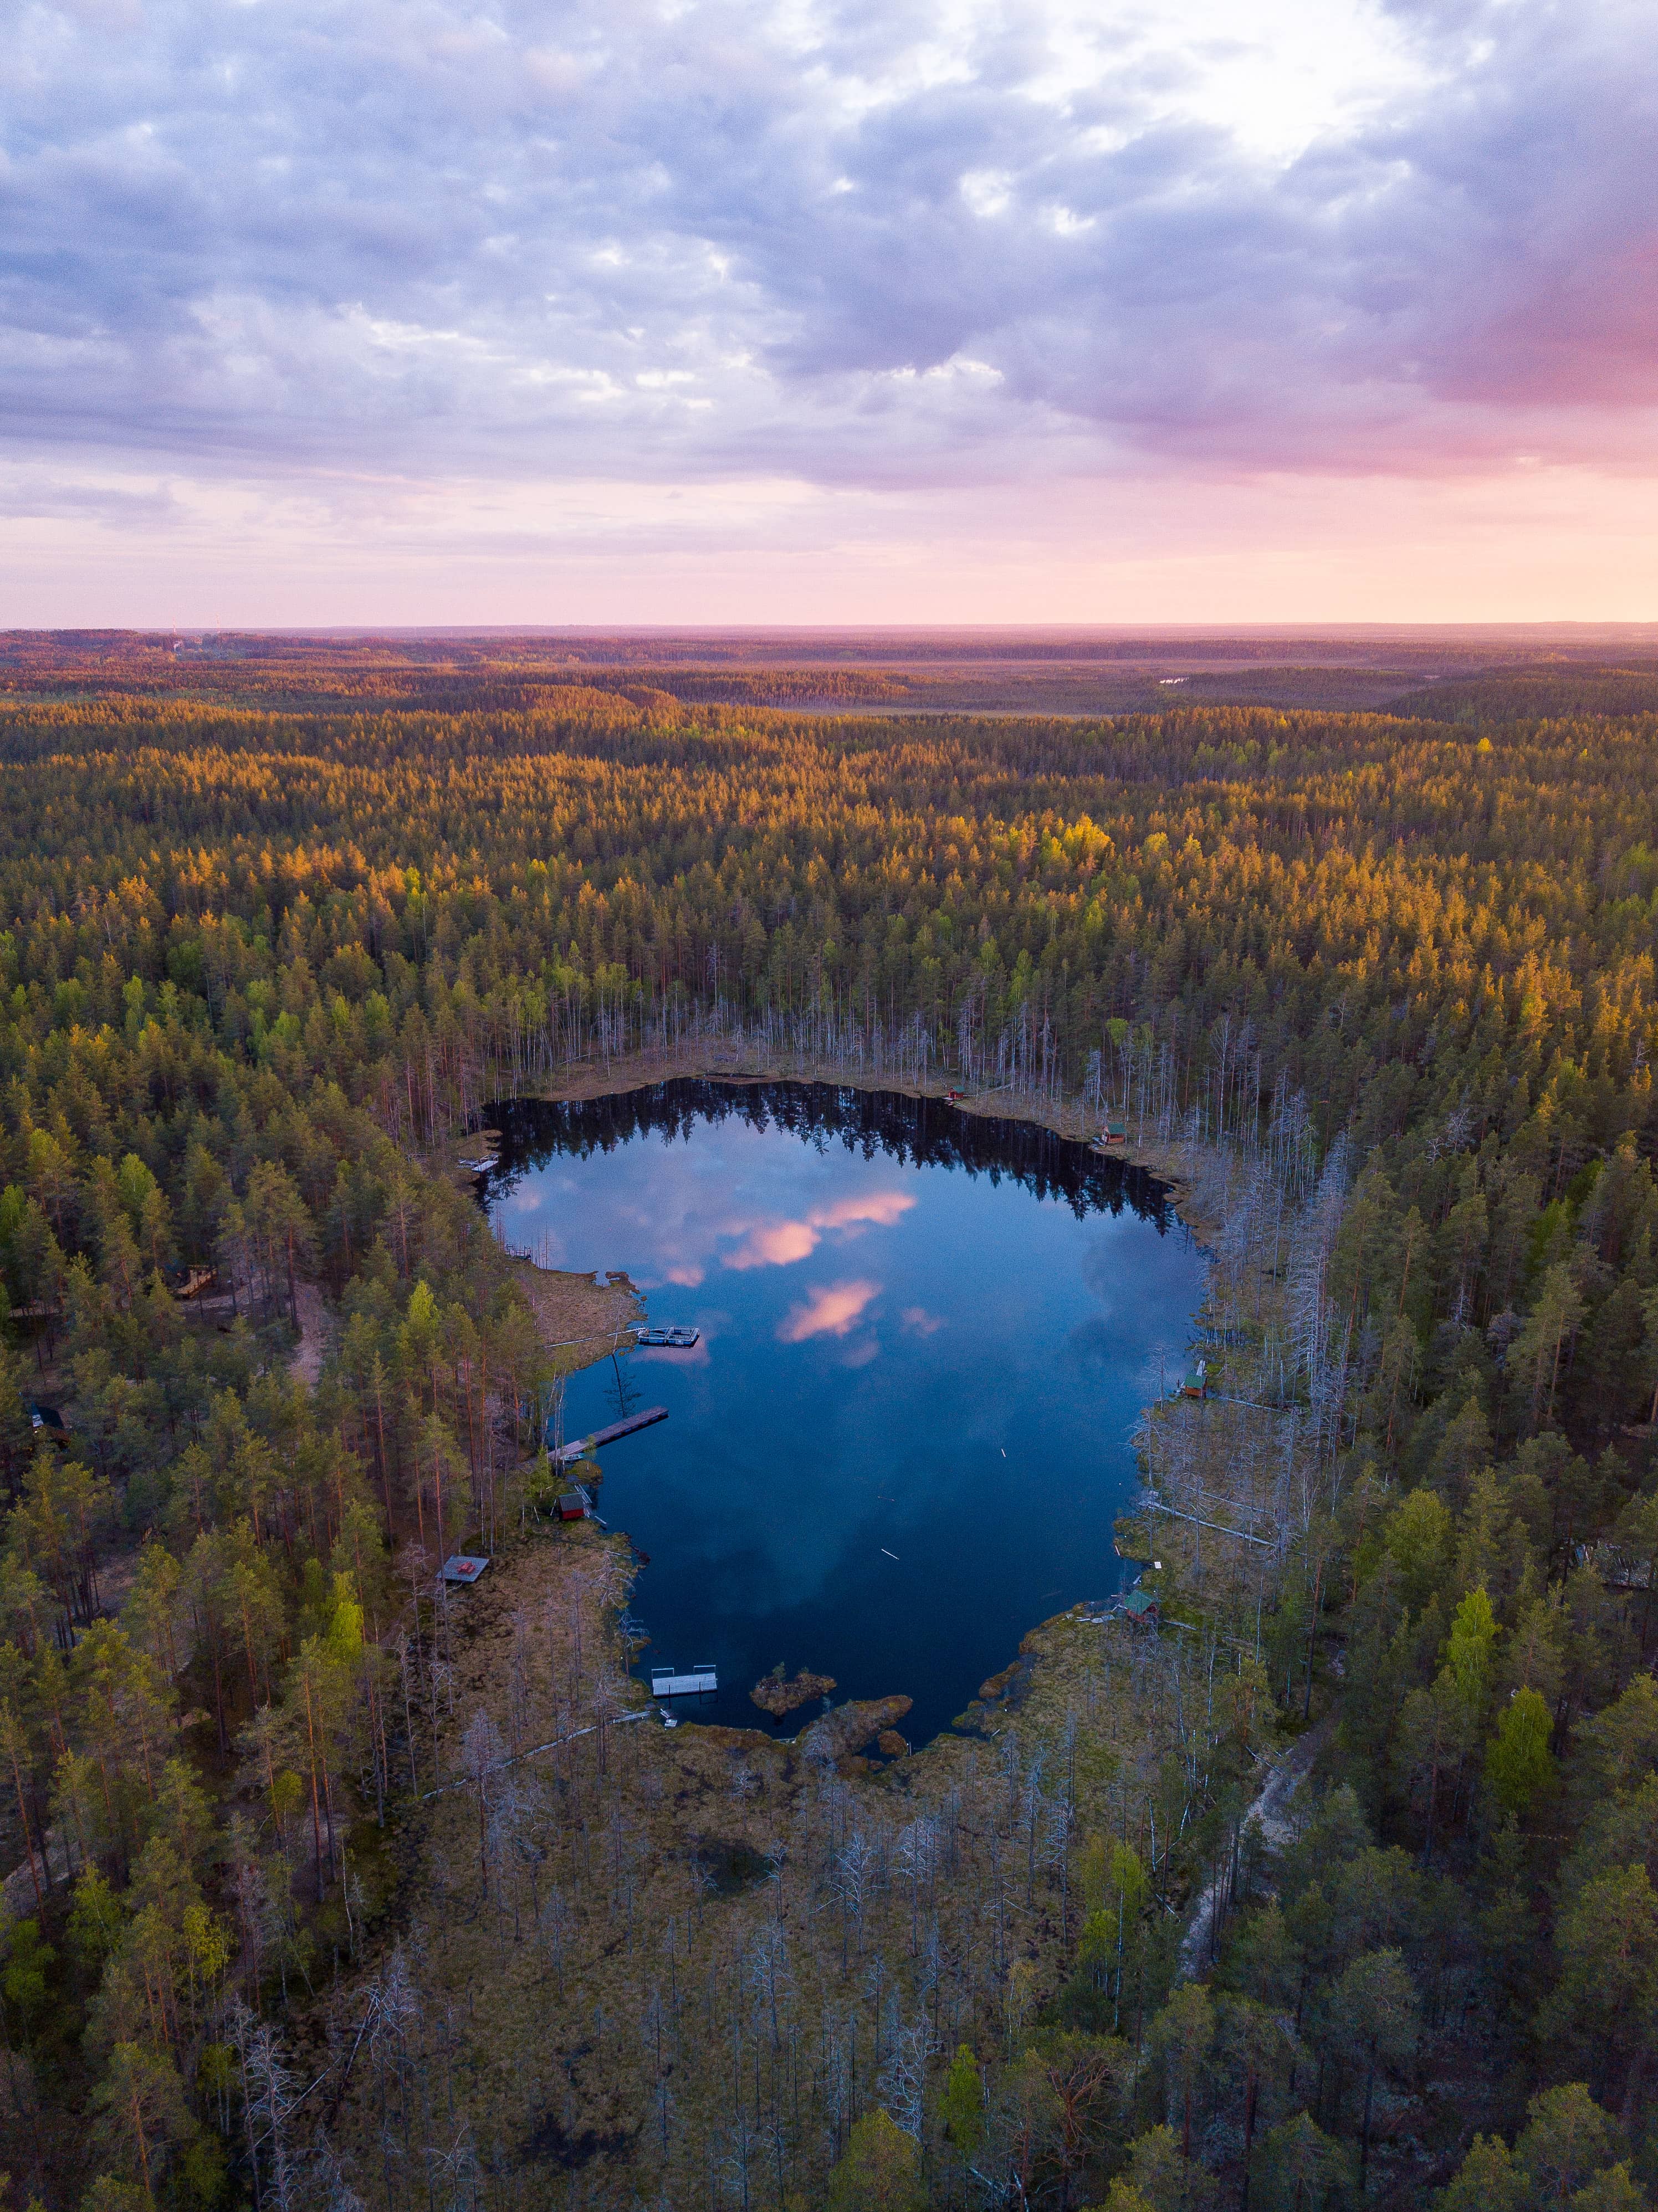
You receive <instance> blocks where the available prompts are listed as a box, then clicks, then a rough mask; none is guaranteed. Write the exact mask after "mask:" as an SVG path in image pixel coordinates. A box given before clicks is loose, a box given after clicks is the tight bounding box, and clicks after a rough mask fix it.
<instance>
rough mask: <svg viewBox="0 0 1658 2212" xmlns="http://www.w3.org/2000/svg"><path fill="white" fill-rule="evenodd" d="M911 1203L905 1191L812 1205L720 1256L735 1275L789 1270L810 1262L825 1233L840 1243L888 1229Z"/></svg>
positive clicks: (760, 1228)
mask: <svg viewBox="0 0 1658 2212" xmlns="http://www.w3.org/2000/svg"><path fill="white" fill-rule="evenodd" d="M914 1203H915V1200H914V1197H913V1196H911V1194H909V1193H908V1192H907V1191H899V1190H887V1191H871V1192H869V1193H867V1194H865V1195H864V1196H863V1197H861V1198H841V1199H836V1200H835V1201H834V1203H833V1204H832V1205H829V1206H813V1207H812V1208H811V1210H810V1212H808V1213H807V1214H806V1215H805V1218H804V1219H801V1220H799V1221H773V1222H763V1223H760V1224H757V1225H756V1226H754V1227H752V1228H750V1229H748V1230H747V1231H746V1232H745V1233H744V1236H743V1241H742V1243H740V1244H739V1245H738V1247H737V1249H736V1250H735V1251H733V1252H728V1253H726V1255H724V1265H725V1266H726V1267H732V1268H734V1269H736V1270H737V1271H738V1273H741V1272H742V1271H743V1270H744V1268H748V1267H789V1266H791V1265H793V1262H794V1261H797V1260H807V1259H810V1258H811V1255H812V1254H813V1253H814V1252H815V1251H816V1250H817V1247H818V1245H819V1244H820V1243H822V1242H823V1237H824V1236H825V1235H826V1234H829V1235H834V1236H835V1237H837V1240H838V1241H839V1242H841V1243H846V1242H847V1240H848V1239H849V1238H851V1237H856V1236H859V1235H861V1233H862V1232H863V1231H864V1230H865V1229H868V1228H882V1229H890V1228H891V1227H892V1225H894V1223H896V1222H897V1221H900V1220H902V1218H903V1216H904V1215H905V1214H906V1213H908V1211H909V1209H910V1207H911V1206H914ZM727 1233H731V1232H727Z"/></svg>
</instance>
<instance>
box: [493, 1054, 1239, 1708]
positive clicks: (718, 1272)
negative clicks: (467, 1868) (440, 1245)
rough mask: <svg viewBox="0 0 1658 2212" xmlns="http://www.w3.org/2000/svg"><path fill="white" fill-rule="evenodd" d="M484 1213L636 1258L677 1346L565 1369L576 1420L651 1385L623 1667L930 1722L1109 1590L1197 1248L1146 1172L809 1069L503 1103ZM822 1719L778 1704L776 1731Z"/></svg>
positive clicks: (615, 1496)
mask: <svg viewBox="0 0 1658 2212" xmlns="http://www.w3.org/2000/svg"><path fill="white" fill-rule="evenodd" d="M494 1118H495V1121H497V1123H498V1125H499V1126H500V1127H501V1130H502V1133H503V1136H504V1139H505V1143H504V1146H503V1148H502V1152H501V1159H500V1162H499V1164H498V1165H497V1168H496V1170H495V1172H494V1173H493V1175H492V1176H491V1177H490V1179H489V1190H488V1203H489V1210H490V1212H491V1214H492V1215H493V1216H494V1217H495V1218H496V1219H497V1220H498V1221H499V1222H500V1225H501V1229H502V1231H503V1232H504V1233H505V1235H506V1237H507V1240H508V1241H509V1242H510V1243H513V1244H514V1245H518V1246H528V1247H531V1248H533V1249H537V1250H538V1251H539V1252H540V1253H541V1254H542V1255H543V1256H544V1260H545V1263H546V1264H548V1265H550V1266H555V1267H571V1268H580V1269H583V1270H585V1269H587V1268H598V1269H601V1270H608V1269H612V1268H614V1269H620V1270H625V1271H626V1273H628V1274H629V1276H630V1277H631V1279H633V1281H634V1283H635V1285H637V1286H638V1288H639V1289H640V1290H641V1291H642V1292H643V1293H644V1294H645V1297H646V1299H647V1305H648V1309H649V1317H650V1320H651V1321H652V1322H656V1323H668V1324H671V1323H689V1324H692V1325H694V1326H695V1327H696V1328H699V1329H701V1333H702V1335H701V1343H700V1344H699V1345H698V1346H697V1348H696V1349H695V1351H694V1352H667V1351H647V1350H639V1351H635V1352H629V1353H625V1354H623V1357H622V1358H620V1359H619V1360H617V1361H616V1362H614V1363H612V1362H610V1361H606V1362H605V1363H604V1364H603V1365H602V1366H599V1367H596V1368H590V1369H588V1370H585V1371H584V1372H582V1373H580V1374H579V1375H577V1376H574V1377H573V1378H572V1380H571V1382H570V1384H569V1386H568V1397H567V1401H566V1413H565V1432H566V1434H567V1435H569V1436H572V1437H574V1436H580V1435H582V1434H584V1433H586V1432H587V1431H591V1430H592V1429H594V1428H597V1427H598V1426H600V1425H602V1424H604V1423H605V1422H607V1421H611V1420H614V1419H616V1418H617V1415H618V1413H619V1412H624V1411H625V1412H631V1411H635V1410H636V1409H638V1408H640V1407H646V1406H650V1405H663V1406H665V1407H667V1408H668V1415H669V1418H668V1419H667V1420H666V1421H665V1422H664V1423H662V1424H660V1425H658V1426H656V1427H654V1428H652V1429H649V1430H647V1431H643V1432H642V1433H641V1434H639V1435H637V1436H634V1437H628V1438H626V1439H624V1440H623V1441H622V1442H619V1443H616V1444H613V1445H611V1446H610V1447H609V1448H607V1449H606V1450H605V1451H604V1453H603V1455H602V1458H601V1464H602V1467H603V1470H604V1484H603V1487H602V1490H601V1492H600V1495H599V1510H600V1511H601V1512H602V1513H603V1514H604V1517H605V1519H606V1520H607V1521H608V1522H609V1523H610V1526H611V1528H623V1529H626V1530H627V1532H628V1534H629V1535H630V1536H631V1537H632V1539H633V1540H634V1542H635V1545H636V1546H637V1547H638V1548H639V1549H640V1550H641V1552H644V1553H647V1554H648V1555H649V1559H650V1564H649V1565H648V1566H647V1567H646V1568H645V1569H644V1570H643V1571H642V1572H641V1575H640V1577H639V1581H638V1583H637V1585H636V1588H635V1595H634V1600H633V1610H634V1612H635V1615H636V1616H637V1618H638V1619H639V1620H640V1621H641V1623H642V1624H643V1626H644V1627H645V1629H646V1630H647V1632H648V1633H649V1635H650V1637H651V1639H652V1641H651V1644H650V1645H649V1647H648V1649H647V1650H645V1651H644V1652H643V1653H642V1654H641V1673H647V1671H648V1668H650V1667H651V1666H653V1665H656V1666H662V1665H665V1664H672V1665H675V1666H682V1667H689V1666H690V1665H692V1664H694V1663H695V1662H701V1661H705V1660H712V1661H713V1662H714V1663H715V1664H716V1665H717V1667H718V1668H719V1670H720V1689H719V1691H718V1692H717V1693H716V1694H715V1695H714V1696H712V1697H708V1698H701V1699H683V1700H681V1701H680V1703H679V1707H678V1710H679V1711H680V1712H681V1714H682V1716H683V1717H685V1718H688V1719H689V1718H693V1717H695V1718H698V1719H704V1720H719V1721H722V1722H726V1723H731V1724H733V1725H738V1726H747V1727H756V1726H758V1727H766V1726H768V1725H770V1724H769V1723H768V1722H767V1720H766V1718H765V1717H764V1716H763V1715H762V1714H761V1713H760V1712H759V1711H758V1710H757V1709H756V1707H755V1706H754V1705H752V1704H751V1703H750V1700H749V1697H748V1692H749V1690H750V1688H751V1687H752V1686H753V1685H754V1683H755V1682H756V1680H758V1678H759V1677H760V1676H761V1675H762V1674H765V1673H766V1672H768V1670H769V1669H770V1668H772V1667H773V1666H774V1665H775V1664H776V1662H778V1661H782V1662H785V1664H786V1667H787V1668H788V1671H789V1672H790V1673H791V1674H793V1673H794V1672H795V1671H796V1670H797V1669H798V1668H801V1667H806V1668H811V1670H812V1671H813V1672H815V1673H818V1674H832V1675H834V1676H835V1680H836V1681H837V1682H838V1684H839V1688H838V1690H837V1692H836V1699H837V1701H838V1700H839V1699H841V1698H847V1697H860V1698H864V1697H878V1696H884V1695H886V1694H888V1693H890V1692H902V1693H903V1694H905V1695H907V1696H908V1697H910V1698H912V1699H914V1710H913V1711H912V1712H911V1713H910V1715H909V1717H908V1721H906V1722H905V1723H904V1724H903V1726H904V1729H905V1732H906V1734H908V1735H910V1736H911V1737H912V1739H913V1740H914V1741H924V1740H925V1739H926V1737H928V1736H930V1735H935V1734H936V1733H937V1732H938V1730H939V1729H941V1728H944V1727H947V1726H948V1725H949V1723H950V1720H951V1718H952V1717H954V1716H955V1715H956V1714H957V1713H958V1712H960V1711H962V1709H963V1706H965V1705H966V1704H967V1703H968V1701H969V1699H971V1698H972V1697H973V1695H974V1694H975V1692H976V1691H977V1689H978V1686H979V1684H980V1682H981V1680H983V1679H984V1677H985V1676H986V1675H987V1674H993V1673H994V1672H995V1671H996V1670H997V1669H999V1668H1002V1667H1005V1666H1006V1665H1007V1664H1008V1663H1009V1662H1011V1660H1012V1659H1013V1658H1014V1656H1016V1654H1017V1650H1018V1644H1019V1639H1020V1638H1021V1637H1022V1636H1023V1634H1024V1632H1025V1631H1026V1630H1027V1629H1028V1628H1029V1627H1031V1626H1033V1625H1034V1624H1035V1622H1037V1621H1039V1620H1044V1619H1046V1618H1047V1617H1048V1615H1050V1614H1052V1613H1057V1612H1060V1611H1061V1610H1062V1609H1063V1608H1064V1607H1066V1606H1068V1605H1070V1604H1072V1603H1073V1602H1074V1601H1076V1600H1077V1599H1078V1598H1092V1597H1102V1596H1108V1595H1112V1594H1113V1593H1114V1591H1115V1590H1116V1589H1118V1588H1119V1587H1120V1586H1121V1582H1122V1579H1123V1569H1122V1565H1121V1562H1120V1561H1119V1560H1118V1559H1117V1558H1116V1556H1115V1553H1114V1551H1113V1548H1112V1522H1113V1519H1114V1516H1116V1515H1117V1514H1118V1513H1120V1512H1121V1511H1122V1510H1124V1508H1125V1506H1126V1505H1127V1503H1128V1502H1129V1501H1130V1500H1131V1498H1133V1495H1134V1493H1135V1492H1136V1489H1137V1486H1138V1483H1137V1476H1136V1473H1135V1468H1134V1463H1133V1456H1132V1455H1131V1453H1130V1451H1129V1449H1128V1443H1127V1437H1128V1432H1129V1430H1130V1428H1131V1427H1132V1425H1133V1422H1134V1419H1135V1418H1136V1416H1137V1415H1138V1413H1139V1410H1140V1408H1141V1407H1142V1406H1143V1405H1144V1404H1145V1402H1146V1401H1147V1400H1148V1399H1150V1398H1151V1397H1153V1396H1155V1395H1156V1394H1157V1390H1158V1389H1159V1387H1160V1385H1161V1384H1162V1383H1163V1381H1164V1380H1165V1378H1166V1379H1168V1380H1170V1381H1172V1380H1173V1378H1174V1376H1175V1375H1176V1373H1177V1372H1178V1371H1179V1369H1180V1364H1181V1356H1182V1353H1183V1351H1184V1348H1185V1346H1186V1345H1187V1341H1188V1332H1189V1325H1190V1320H1191V1316H1192V1314H1193V1309H1194V1307H1195V1306H1196V1304H1197V1303H1198V1300H1199V1296H1200V1295H1201V1279H1202V1271H1203V1261H1202V1258H1201V1255H1199V1251H1198V1250H1197V1249H1196V1247H1195V1246H1194V1244H1193V1242H1192V1240H1191V1238H1190V1237H1189V1236H1188V1234H1187V1231H1185V1229H1184V1228H1183V1227H1182V1226H1181V1224H1180V1223H1179V1222H1178V1221H1177V1220H1176V1218H1175V1215H1174V1214H1173V1212H1172V1211H1170V1210H1169V1207H1168V1206H1167V1205H1166V1203H1165V1201H1164V1197H1163V1191H1162V1189H1161V1188H1160V1186H1158V1185H1157V1184H1156V1183H1155V1182H1152V1181H1151V1179H1150V1178H1149V1177H1147V1176H1145V1175H1143V1174H1141V1173H1139V1171H1138V1170H1133V1169H1131V1168H1127V1167H1124V1166H1123V1165H1121V1164H1119V1163H1118V1162H1115V1161H1110V1160H1102V1159H1100V1158H1097V1157H1096V1155H1094V1154H1093V1153H1091V1152H1089V1151H1087V1150H1086V1149H1085V1148H1084V1146H1079V1145H1074V1144H1070V1143H1066V1142H1065V1141H1064V1140H1062V1139H1059V1138H1055V1137H1054V1136H1052V1135H1050V1134H1049V1133H1047V1132H1046V1131H1039V1130H1035V1129H1032V1128H1030V1127H1027V1126H1025V1125H1023V1124H1021V1123H1017V1122H990V1121H983V1120H981V1119H979V1118H977V1117H974V1116H969V1115H963V1114H961V1113H959V1112H958V1111H957V1109H955V1108H953V1107H950V1106H946V1105H943V1104H940V1103H938V1102H936V1101H916V1100H913V1099H908V1098H904V1097H897V1096H894V1095H890V1094H881V1093H871V1092H860V1091H840V1090H835V1089H831V1088H829V1087H828V1086H825V1085H802V1084H764V1085H760V1084H741V1085H734V1084H716V1083H704V1082H692V1081H684V1080H681V1081H676V1082H673V1083H669V1084H665V1085H659V1086H657V1087H655V1088H653V1089H652V1090H649V1091H634V1092H630V1093H629V1094H628V1095H626V1096H624V1097H617V1098H609V1099H600V1100H596V1101H592V1102H588V1103H580V1104H574V1105H564V1104H556V1105H549V1104H544V1103H536V1102H528V1101H524V1102H517V1103H513V1104H511V1105H508V1106H504V1107H502V1108H501V1109H497V1110H496V1112H495V1116H494ZM818 1710H820V1708H818V1707H816V1706H813V1707H811V1708H809V1709H807V1710H806V1711H804V1712H802V1713H799V1714H797V1715H796V1716H794V1717H792V1718H791V1719H790V1720H788V1721H787V1722H786V1723H783V1724H782V1725H783V1727H784V1729H785V1730H786V1732H789V1733H792V1732H793V1730H794V1729H796V1728H798V1727H799V1725H800V1724H801V1723H802V1722H804V1721H805V1720H808V1719H810V1718H811V1716H812V1713H813V1712H814V1711H818Z"/></svg>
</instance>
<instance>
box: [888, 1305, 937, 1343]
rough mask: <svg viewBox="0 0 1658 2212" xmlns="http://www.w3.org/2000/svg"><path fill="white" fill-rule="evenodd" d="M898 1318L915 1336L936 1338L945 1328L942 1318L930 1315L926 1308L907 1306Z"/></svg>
mask: <svg viewBox="0 0 1658 2212" xmlns="http://www.w3.org/2000/svg"><path fill="white" fill-rule="evenodd" d="M898 1318H899V1320H900V1321H901V1322H902V1323H903V1325H904V1327H905V1328H907V1329H908V1330H909V1331H910V1333H911V1334H912V1335H914V1336H936V1335H937V1334H938V1331H939V1330H940V1329H941V1328H943V1327H944V1320H943V1317H942V1316H940V1315H938V1314H930V1313H929V1312H928V1311H927V1310H926V1307H925V1306H906V1307H905V1308H904V1310H903V1311H902V1313H901V1314H900V1315H899V1316H898Z"/></svg>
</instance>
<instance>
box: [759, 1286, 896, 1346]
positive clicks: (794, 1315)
mask: <svg viewBox="0 0 1658 2212" xmlns="http://www.w3.org/2000/svg"><path fill="white" fill-rule="evenodd" d="M880 1295H881V1285H879V1284H878V1283H870V1282H851V1283H835V1284H831V1285H829V1286H828V1287H827V1288H825V1289H823V1290H817V1291H808V1293H807V1294H806V1297H805V1299H804V1300H803V1301H797V1302H796V1304H793V1305H792V1306H791V1307H790V1308H789V1310H788V1311H787V1313H786V1314H785V1316H783V1318H782V1320H781V1321H780V1322H779V1323H778V1325H777V1339H778V1341H779V1343H780V1344H805V1342H806V1340H807V1339H808V1338H810V1337H814V1336H849V1335H850V1334H852V1332H853V1329H854V1328H857V1326H858V1324H859V1322H860V1321H861V1320H862V1319H863V1316H864V1312H865V1308H866V1307H867V1306H869V1305H870V1304H872V1302H873V1301H874V1300H875V1299H876V1298H878V1297H880Z"/></svg>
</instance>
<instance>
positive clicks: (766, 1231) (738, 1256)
mask: <svg viewBox="0 0 1658 2212" xmlns="http://www.w3.org/2000/svg"><path fill="white" fill-rule="evenodd" d="M816 1250H817V1231H816V1230H815V1229H813V1228H811V1226H810V1225H808V1224H807V1223H806V1222H804V1221H776V1222H772V1223H770V1224H768V1225H767V1226H765V1227H763V1228H759V1229H751V1230H750V1231H749V1233H748V1235H747V1236H746V1237H744V1239H743V1242H742V1243H740V1244H739V1245H738V1248H737V1249H736V1251H734V1252H727V1253H726V1266H727V1267H734V1268H736V1269H737V1270H738V1273H741V1272H742V1271H743V1270H744V1268H747V1267H788V1266H789V1265H791V1263H792V1262H793V1261H796V1260H808V1259H810V1258H811V1255H812V1254H813V1253H814V1252H815V1251H816Z"/></svg>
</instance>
